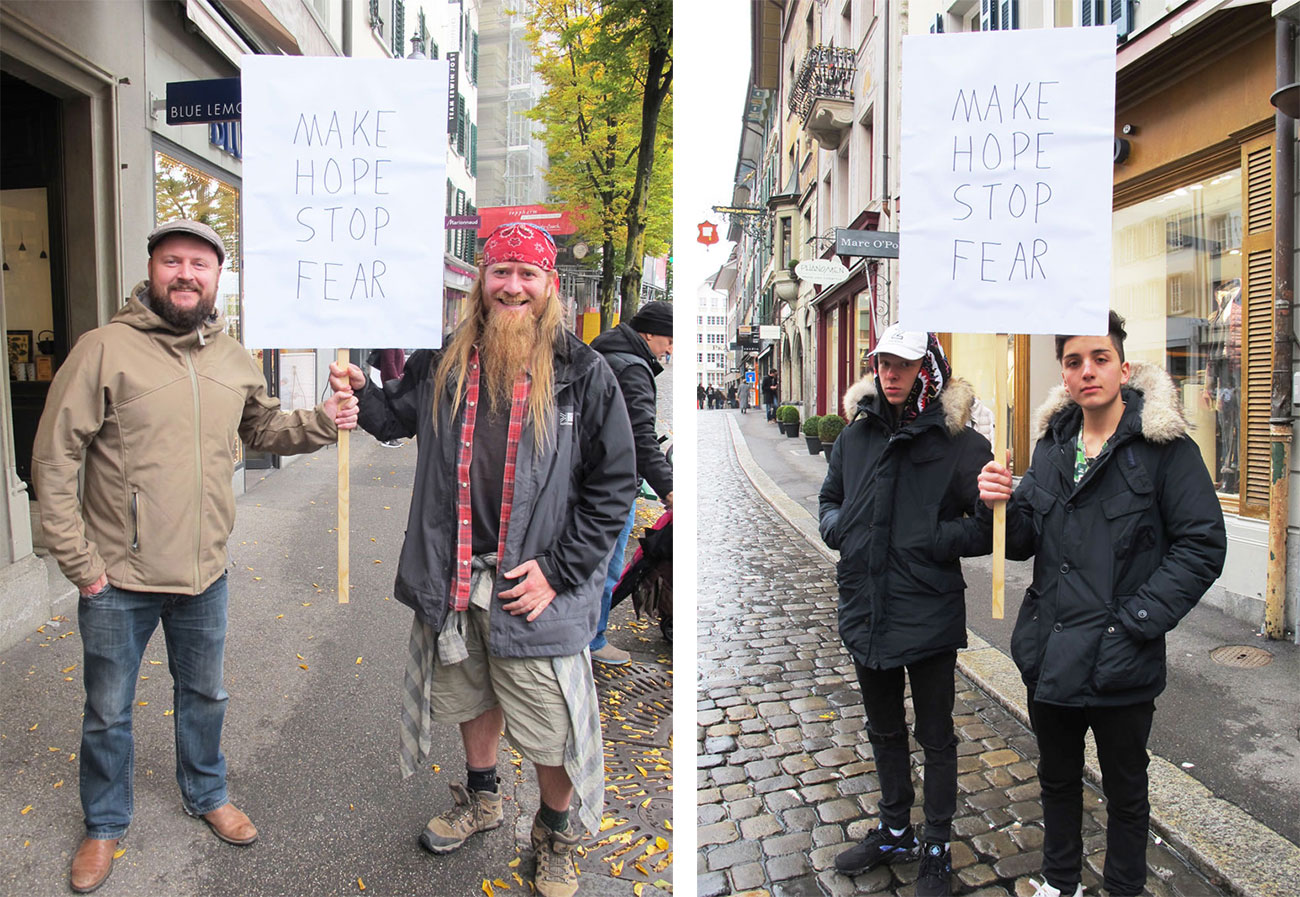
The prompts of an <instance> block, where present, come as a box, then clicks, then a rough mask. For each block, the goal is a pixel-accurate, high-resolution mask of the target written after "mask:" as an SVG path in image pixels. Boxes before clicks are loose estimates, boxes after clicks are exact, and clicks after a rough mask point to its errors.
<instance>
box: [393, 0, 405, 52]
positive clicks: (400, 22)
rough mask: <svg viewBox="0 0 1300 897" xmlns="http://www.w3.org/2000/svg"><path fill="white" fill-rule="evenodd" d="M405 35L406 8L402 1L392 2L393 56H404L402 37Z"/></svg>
mask: <svg viewBox="0 0 1300 897" xmlns="http://www.w3.org/2000/svg"><path fill="white" fill-rule="evenodd" d="M405 33H406V7H405V6H404V5H403V4H402V0H393V34H392V38H393V55H394V56H405V55H406V54H405V53H404V52H402V35H403V34H405Z"/></svg>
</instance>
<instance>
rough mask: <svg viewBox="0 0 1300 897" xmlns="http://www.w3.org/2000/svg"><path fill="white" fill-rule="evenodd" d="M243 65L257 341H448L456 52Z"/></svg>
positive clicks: (248, 284) (247, 330) (250, 322)
mask: <svg viewBox="0 0 1300 897" xmlns="http://www.w3.org/2000/svg"><path fill="white" fill-rule="evenodd" d="M242 66H243V73H242V78H243V131H244V181H243V204H244V247H243V258H244V296H245V299H244V335H245V343H246V344H247V345H248V346H249V348H278V347H283V346H350V347H376V346H377V347H391V346H421V347H437V346H439V345H441V341H442V268H443V265H442V257H443V249H444V248H445V238H444V235H443V219H444V212H445V209H446V179H447V174H446V172H447V133H446V132H447V129H446V127H445V126H444V123H443V121H442V116H441V114H440V113H441V110H442V109H444V108H446V104H447V94H448V82H447V79H448V70H447V63H446V61H445V60H442V61H438V60H431V61H411V60H396V59H349V58H330V57H297V56H245V57H243V62H242Z"/></svg>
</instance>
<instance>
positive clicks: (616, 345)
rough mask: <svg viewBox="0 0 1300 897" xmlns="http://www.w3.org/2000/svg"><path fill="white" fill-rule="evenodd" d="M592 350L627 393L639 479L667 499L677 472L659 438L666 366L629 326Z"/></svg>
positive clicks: (620, 327) (618, 329) (613, 332)
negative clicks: (658, 401) (658, 382)
mask: <svg viewBox="0 0 1300 897" xmlns="http://www.w3.org/2000/svg"><path fill="white" fill-rule="evenodd" d="M591 348H593V349H595V350H596V351H597V352H599V353H600V354H601V355H603V356H605V361H607V362H608V363H609V367H610V370H612V371H613V372H614V376H615V377H617V378H618V386H619V389H621V390H623V400H624V401H625V402H626V403H627V416H628V418H630V419H631V421H632V438H633V440H634V441H635V442H636V472H637V475H638V476H640V477H641V478H642V479H643V480H645V481H646V482H647V483H649V484H650V488H651V489H653V490H654V491H655V495H658V496H659V497H660V498H663V497H664V496H666V495H667V494H668V493H669V492H672V491H673V468H672V466H671V465H670V464H669V463H668V459H667V458H666V457H665V456H664V452H663V449H662V448H660V447H659V439H658V436H657V435H656V434H655V416H656V412H657V409H656V407H655V395H656V389H655V377H657V376H659V374H660V373H662V372H663V369H664V368H663V365H661V364H660V363H659V359H657V358H655V357H654V353H653V352H651V351H650V346H649V345H648V344H647V343H646V341H645V339H644V338H643V337H642V336H641V334H639V333H637V332H636V331H635V330H633V329H632V327H631V325H629V324H619V325H618V326H617V327H615V328H614V329H613V330H607V331H605V332H604V333H602V334H601V335H600V336H598V337H596V338H595V339H594V340H592V341H591ZM637 359H640V361H638V360H637ZM641 361H644V362H645V364H641Z"/></svg>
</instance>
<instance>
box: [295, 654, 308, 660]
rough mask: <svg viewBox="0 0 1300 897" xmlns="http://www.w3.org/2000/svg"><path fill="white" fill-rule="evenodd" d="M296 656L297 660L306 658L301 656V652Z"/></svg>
mask: <svg viewBox="0 0 1300 897" xmlns="http://www.w3.org/2000/svg"><path fill="white" fill-rule="evenodd" d="M297 657H298V659H299V660H306V659H307V658H305V657H303V656H302V655H301V654H299V655H297Z"/></svg>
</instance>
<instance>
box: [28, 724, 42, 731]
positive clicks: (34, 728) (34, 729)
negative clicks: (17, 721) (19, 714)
mask: <svg viewBox="0 0 1300 897" xmlns="http://www.w3.org/2000/svg"><path fill="white" fill-rule="evenodd" d="M39 725H40V723H37V724H36V725H35V726H32V727H31V728H30V729H28V730H27V731H28V732H35V731H36V726H39Z"/></svg>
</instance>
